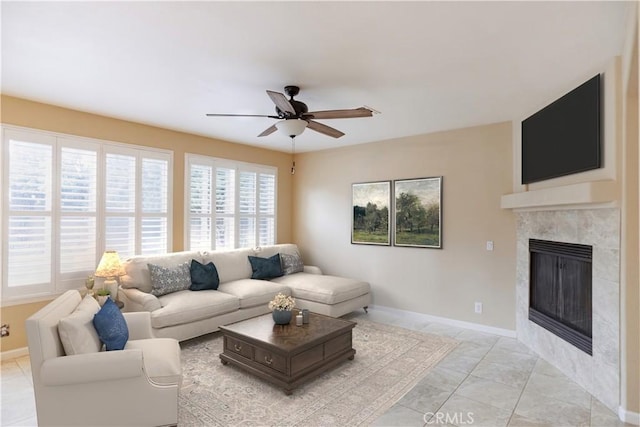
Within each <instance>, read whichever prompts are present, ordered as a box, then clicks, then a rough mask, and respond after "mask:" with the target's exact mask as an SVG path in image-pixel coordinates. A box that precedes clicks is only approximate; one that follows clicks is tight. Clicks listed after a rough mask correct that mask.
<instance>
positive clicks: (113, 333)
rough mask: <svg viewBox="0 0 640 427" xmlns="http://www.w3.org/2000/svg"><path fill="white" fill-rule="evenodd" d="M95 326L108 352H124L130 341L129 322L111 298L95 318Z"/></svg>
mask: <svg viewBox="0 0 640 427" xmlns="http://www.w3.org/2000/svg"><path fill="white" fill-rule="evenodd" d="M93 326H94V327H95V328H96V332H98V336H99V337H100V341H102V342H103V343H104V345H105V346H106V348H107V351H111V350H122V349H123V348H124V346H125V344H126V343H127V340H128V339H129V328H128V327H127V322H126V320H124V316H123V315H122V313H121V312H120V309H119V308H118V306H117V305H116V303H115V302H113V300H112V299H111V298H107V301H106V302H105V303H104V305H103V306H102V308H101V309H100V311H98V312H97V313H96V314H95V316H93Z"/></svg>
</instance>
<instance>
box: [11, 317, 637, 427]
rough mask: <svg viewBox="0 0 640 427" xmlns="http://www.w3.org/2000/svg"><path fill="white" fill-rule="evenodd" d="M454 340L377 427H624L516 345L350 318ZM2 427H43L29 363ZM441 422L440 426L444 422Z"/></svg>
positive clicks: (405, 323) (19, 368) (463, 332)
mask: <svg viewBox="0 0 640 427" xmlns="http://www.w3.org/2000/svg"><path fill="white" fill-rule="evenodd" d="M348 317H349V318H352V319H354V320H356V321H357V319H358V318H360V317H366V318H368V319H370V320H373V321H377V322H382V323H387V324H393V325H396V326H399V327H403V328H407V329H413V330H418V331H423V332H428V333H432V334H439V335H446V336H450V337H454V338H455V339H457V340H458V341H460V344H459V345H458V347H456V349H455V350H453V351H452V352H451V353H449V355H447V356H446V357H445V358H444V359H443V360H442V361H440V363H439V364H438V365H437V366H436V367H434V368H433V369H432V370H431V371H430V372H429V373H428V374H427V376H426V377H425V378H423V379H422V380H421V381H420V382H419V383H418V384H417V385H416V386H415V387H414V388H413V389H411V390H410V391H409V392H408V393H407V394H406V395H405V396H404V397H402V398H401V399H400V400H399V401H398V402H397V403H396V404H395V405H394V406H393V407H391V408H390V409H389V410H388V411H387V412H386V413H385V414H384V415H382V416H381V417H380V418H378V420H376V422H375V423H374V425H376V426H425V425H427V426H445V425H447V426H456V425H457V426H465V427H466V426H593V427H601V426H602V427H605V426H624V425H625V424H624V423H622V422H620V421H619V420H618V418H617V416H616V415H615V414H614V413H613V412H612V411H611V410H609V409H608V408H606V407H605V406H604V405H602V404H601V403H600V402H599V401H598V400H596V399H595V398H594V397H592V396H591V395H590V394H589V393H587V392H586V391H585V390H584V389H583V388H582V387H580V386H579V385H578V384H576V383H575V382H573V381H571V380H570V379H569V378H567V377H566V376H565V375H563V374H562V373H561V372H560V371H558V370H556V369H555V368H554V367H552V366H551V365H550V364H548V363H546V362H545V361H544V360H542V359H540V358H538V357H537V356H536V355H535V354H534V353H532V352H531V351H530V350H529V349H528V348H527V347H525V346H523V345H522V344H520V343H518V341H517V340H515V339H513V338H505V337H500V336H497V335H491V334H485V333H480V332H475V331H471V330H468V329H462V328H456V327H453V326H449V325H443V324H439V323H427V322H416V321H415V320H411V321H409V320H407V319H404V318H403V317H401V316H399V315H395V314H391V313H389V312H387V311H382V310H376V309H375V308H372V309H371V310H369V314H364V313H363V312H356V313H354V314H351V315H349V316H348ZM0 377H1V379H2V382H1V389H0V406H1V409H2V413H1V416H0V425H2V426H35V425H36V424H37V422H36V415H35V402H34V397H33V384H32V380H31V366H30V364H29V357H28V356H25V357H21V358H18V359H13V360H8V361H4V362H2V368H1V370H0ZM438 417H440V418H438Z"/></svg>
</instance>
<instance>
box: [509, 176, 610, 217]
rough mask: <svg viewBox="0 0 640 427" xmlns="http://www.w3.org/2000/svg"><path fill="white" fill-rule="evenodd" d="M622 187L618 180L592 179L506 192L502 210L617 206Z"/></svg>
mask: <svg viewBox="0 0 640 427" xmlns="http://www.w3.org/2000/svg"><path fill="white" fill-rule="evenodd" d="M618 193H619V186H618V185H617V183H616V182H615V181H592V182H581V183H578V184H571V185H563V186H561V187H551V188H543V189H539V190H530V191H523V192H520V193H512V194H505V195H504V196H502V198H501V201H500V207H501V208H502V209H517V210H527V209H551V208H558V209H569V208H571V209H574V208H579V207H587V206H588V207H595V206H593V205H603V206H605V207H612V206H616V203H617V202H618V200H619V194H618Z"/></svg>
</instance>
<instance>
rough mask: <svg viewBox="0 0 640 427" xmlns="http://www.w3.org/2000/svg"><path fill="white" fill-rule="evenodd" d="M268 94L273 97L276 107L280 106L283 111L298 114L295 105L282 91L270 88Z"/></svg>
mask: <svg viewBox="0 0 640 427" xmlns="http://www.w3.org/2000/svg"><path fill="white" fill-rule="evenodd" d="M267 95H269V98H271V100H272V101H273V103H274V104H276V107H278V108H279V109H280V110H281V111H282V112H284V113H289V114H293V115H295V114H296V110H295V109H294V108H293V105H291V103H290V102H289V101H287V97H286V96H284V95H283V94H281V93H280V92H274V91H272V90H268V91H267Z"/></svg>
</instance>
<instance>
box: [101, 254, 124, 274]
mask: <svg viewBox="0 0 640 427" xmlns="http://www.w3.org/2000/svg"><path fill="white" fill-rule="evenodd" d="M95 274H96V277H106V278H110V277H118V276H123V275H124V274H125V271H124V268H123V267H122V263H121V262H120V256H119V255H118V252H116V251H105V253H104V254H103V255H102V258H101V259H100V263H99V264H98V268H96V273H95Z"/></svg>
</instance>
